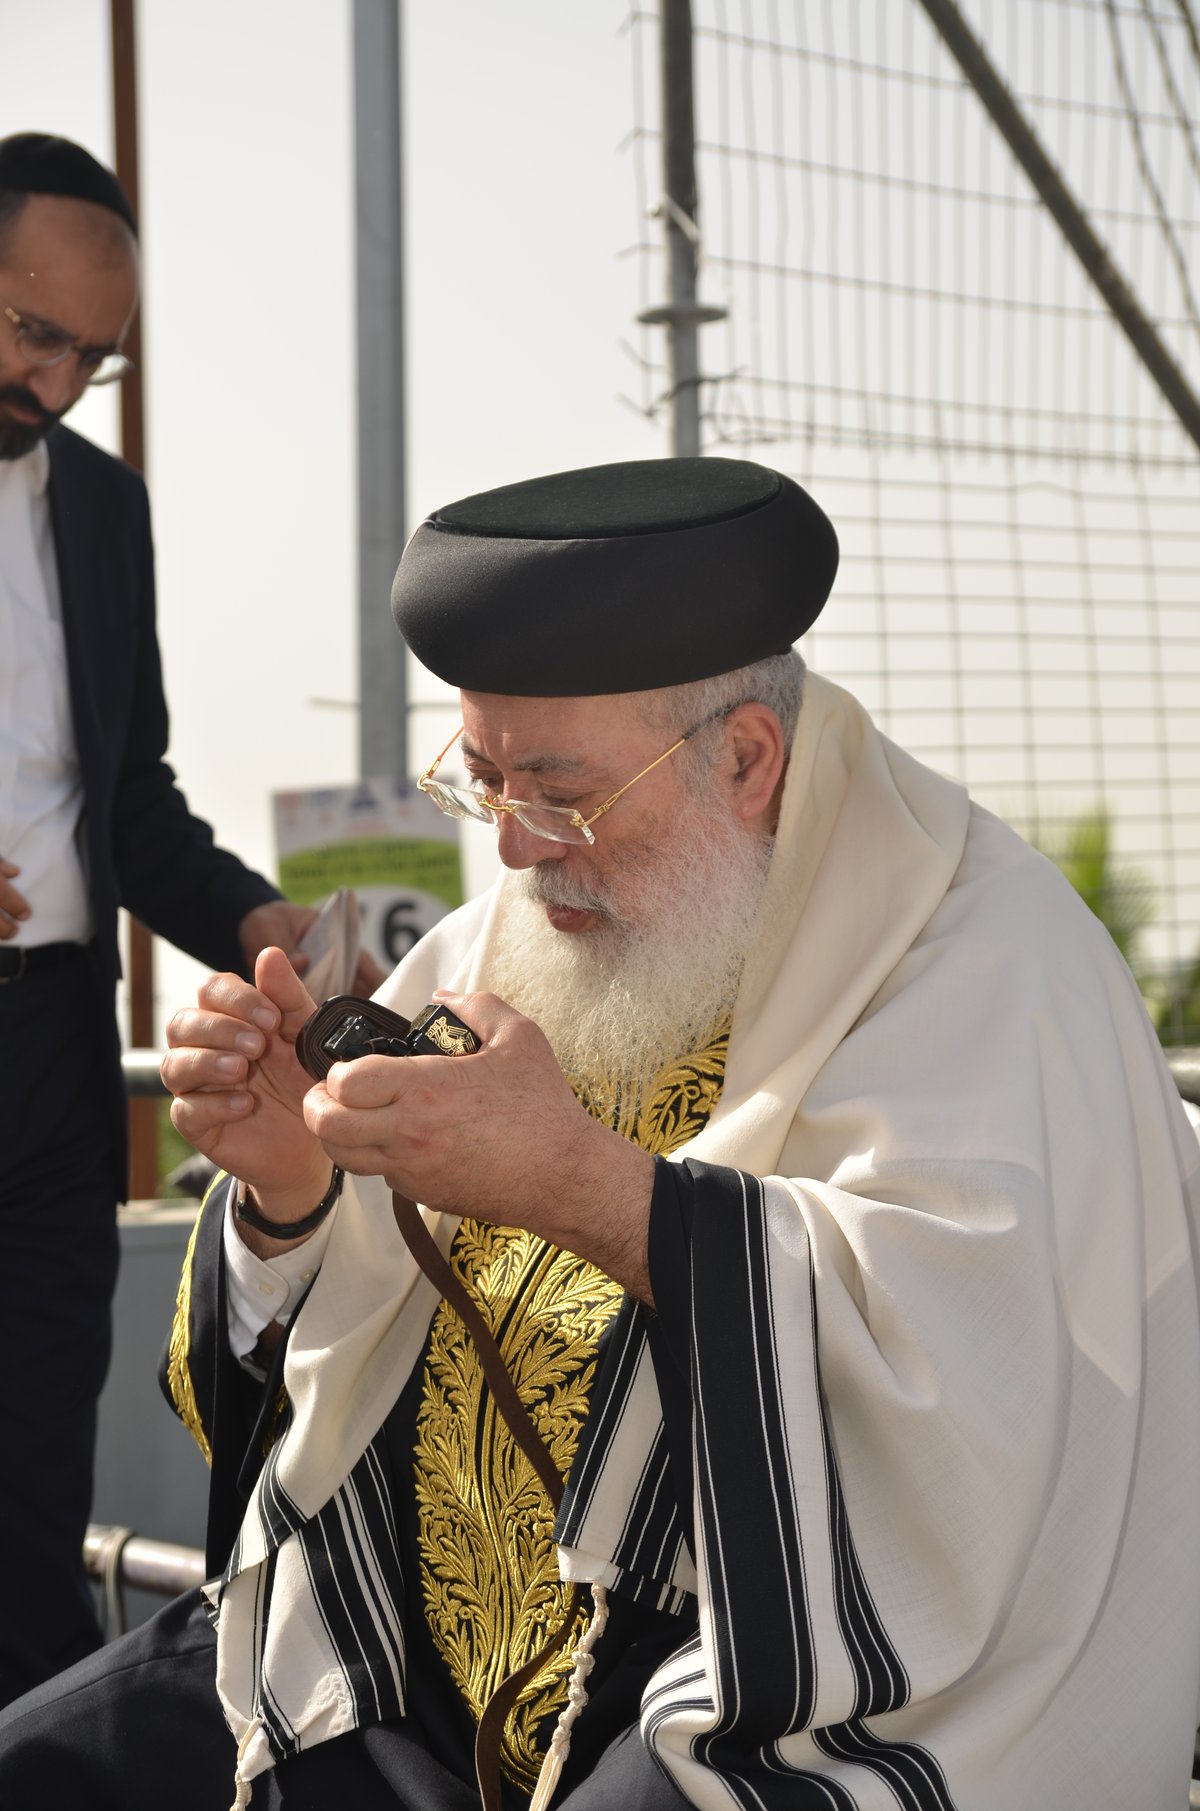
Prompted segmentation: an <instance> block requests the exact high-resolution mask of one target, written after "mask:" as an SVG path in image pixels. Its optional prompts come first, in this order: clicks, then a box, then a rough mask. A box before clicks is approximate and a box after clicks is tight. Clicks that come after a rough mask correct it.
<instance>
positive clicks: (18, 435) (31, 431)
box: [0, 384, 59, 459]
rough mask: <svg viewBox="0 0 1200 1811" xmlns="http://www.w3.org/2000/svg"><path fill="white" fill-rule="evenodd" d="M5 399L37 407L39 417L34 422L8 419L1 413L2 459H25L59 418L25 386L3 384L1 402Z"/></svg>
mask: <svg viewBox="0 0 1200 1811" xmlns="http://www.w3.org/2000/svg"><path fill="white" fill-rule="evenodd" d="M6 402H11V403H15V404H16V405H17V407H18V408H19V409H36V410H37V412H38V415H39V417H40V419H39V420H37V421H32V422H26V421H5V420H4V419H3V417H0V459H23V458H24V457H25V455H26V453H32V451H33V449H34V447H35V446H36V445H37V444H38V442H39V441H40V440H44V439H45V438H46V435H47V434H48V433H49V432H50V430H51V428H52V427H53V426H54V424H55V422H56V421H57V420H58V419H59V418H58V416H57V415H54V414H52V413H51V412H50V410H49V409H43V407H42V405H41V403H40V402H39V401H38V399H37V397H36V396H35V395H34V394H33V391H32V390H23V389H22V388H21V386H20V385H19V384H5V385H3V386H0V406H2V405H3V404H4V403H6Z"/></svg>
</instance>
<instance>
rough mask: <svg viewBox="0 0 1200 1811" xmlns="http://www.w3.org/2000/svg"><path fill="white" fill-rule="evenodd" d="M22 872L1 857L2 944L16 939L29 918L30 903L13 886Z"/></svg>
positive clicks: (0, 902) (0, 921) (0, 918)
mask: <svg viewBox="0 0 1200 1811" xmlns="http://www.w3.org/2000/svg"><path fill="white" fill-rule="evenodd" d="M20 872H21V870H20V868H18V867H17V866H16V864H15V863H14V862H10V861H5V859H4V857H3V856H2V855H0V943H3V942H6V941H7V939H8V938H9V937H15V936H16V934H17V931H18V929H19V927H20V926H21V925H22V924H23V923H24V921H25V920H26V918H28V916H29V901H28V900H27V899H26V897H25V895H24V894H23V893H18V891H17V889H16V887H14V886H13V884H12V883H13V881H14V879H15V878H16V876H17V875H18V874H19V873H20Z"/></svg>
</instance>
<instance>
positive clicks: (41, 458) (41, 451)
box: [25, 440, 50, 497]
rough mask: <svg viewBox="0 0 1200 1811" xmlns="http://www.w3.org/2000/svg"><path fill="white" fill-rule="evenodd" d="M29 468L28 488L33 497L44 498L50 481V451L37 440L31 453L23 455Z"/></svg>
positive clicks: (43, 442) (44, 444)
mask: <svg viewBox="0 0 1200 1811" xmlns="http://www.w3.org/2000/svg"><path fill="white" fill-rule="evenodd" d="M25 459H26V462H27V464H28V467H29V488H30V490H31V491H32V492H33V494H34V496H35V497H44V496H45V494H46V486H47V484H48V483H49V481H50V449H49V447H48V446H47V445H46V442H45V441H44V440H39V441H38V443H37V445H36V446H35V447H34V449H33V451H32V452H31V453H26V454H25Z"/></svg>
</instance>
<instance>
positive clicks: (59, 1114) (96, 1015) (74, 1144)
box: [0, 949, 117, 1704]
mask: <svg viewBox="0 0 1200 1811" xmlns="http://www.w3.org/2000/svg"><path fill="white" fill-rule="evenodd" d="M110 1037H111V1026H110V1025H108V1024H106V1023H105V1022H104V1021H103V1017H102V1014H101V1012H100V1011H99V1009H98V1004H97V993H96V984H95V977H94V974H93V971H92V966H91V962H90V958H89V956H88V954H87V952H86V951H84V950H82V949H81V950H80V951H79V956H78V959H77V960H76V959H74V958H72V959H71V960H70V961H69V962H68V964H67V966H66V967H63V968H55V969H52V970H47V971H46V972H44V973H37V974H32V975H26V976H24V977H23V978H22V979H20V980H18V981H12V982H8V983H6V984H4V985H2V986H0V1065H2V1070H0V1704H2V1703H5V1702H7V1701H8V1700H9V1699H11V1698H13V1697H15V1696H17V1695H18V1694H19V1693H21V1692H24V1691H27V1690H28V1689H29V1688H30V1686H32V1685H34V1684H36V1683H37V1682H38V1681H40V1680H42V1679H46V1678H49V1677H50V1676H51V1674H53V1673H55V1672H57V1671H58V1670H59V1669H60V1668H61V1667H64V1666H67V1665H69V1664H70V1663H71V1662H72V1661H74V1660H76V1659H77V1658H78V1657H79V1656H80V1655H83V1654H86V1653H88V1652H90V1651H91V1650H92V1649H93V1648H95V1647H96V1646H97V1645H98V1644H99V1642H100V1639H101V1637H100V1629H99V1626H98V1624H97V1622H96V1616H95V1611H94V1608H93V1602H92V1593H91V1588H90V1586H89V1585H88V1582H87V1578H86V1575H85V1573H84V1568H83V1535H84V1530H85V1528H86V1526H87V1519H88V1511H89V1508H90V1505H91V1496H92V1461H93V1450H94V1446H95V1437H96V1403H97V1400H98V1398H99V1395H100V1390H101V1387H102V1385H103V1383H104V1376H105V1372H106V1371H107V1369H108V1360H109V1352H110V1347H111V1328H110V1306H111V1302H112V1294H113V1289H114V1287H115V1284H116V1276H117V1228H116V1186H115V1177H114V1171H113V1127H112V1125H111V1123H110V1119H109V1113H110V1111H111V1109H110V1105H109V1103H110V1101H111V1098H112V1094H111V1088H110V1087H109V1085H108V1082H109V1077H108V1072H107V1067H106V1064H107V1063H108V1062H109V1061H111V1057H110V1056H109V1054H108V1053H109V1039H110Z"/></svg>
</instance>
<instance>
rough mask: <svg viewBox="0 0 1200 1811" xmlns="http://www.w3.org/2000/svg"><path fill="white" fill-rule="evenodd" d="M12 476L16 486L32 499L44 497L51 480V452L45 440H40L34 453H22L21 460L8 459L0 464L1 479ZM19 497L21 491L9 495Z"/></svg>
mask: <svg viewBox="0 0 1200 1811" xmlns="http://www.w3.org/2000/svg"><path fill="white" fill-rule="evenodd" d="M9 476H11V479H12V482H13V484H14V485H17V486H19V487H20V488H21V489H24V490H25V491H26V492H27V493H28V495H29V496H31V497H44V496H45V494H46V485H47V484H48V483H49V480H50V452H49V449H48V447H47V446H46V442H45V441H44V440H39V441H38V443H37V445H36V446H35V447H34V448H33V451H32V452H29V453H22V454H21V457H20V458H19V459H6V460H4V462H3V463H2V464H0V477H9ZM9 494H10V495H11V496H18V495H19V494H20V490H14V491H12V492H10V493H9Z"/></svg>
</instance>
